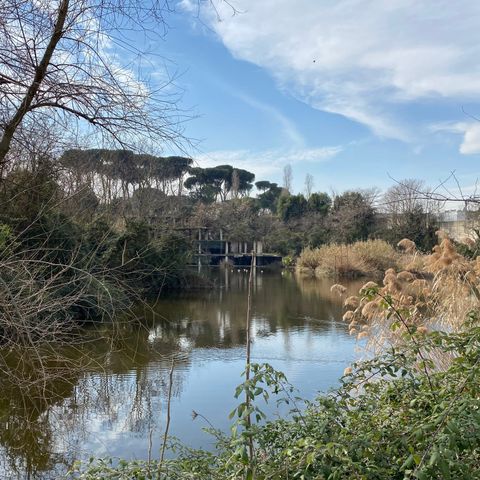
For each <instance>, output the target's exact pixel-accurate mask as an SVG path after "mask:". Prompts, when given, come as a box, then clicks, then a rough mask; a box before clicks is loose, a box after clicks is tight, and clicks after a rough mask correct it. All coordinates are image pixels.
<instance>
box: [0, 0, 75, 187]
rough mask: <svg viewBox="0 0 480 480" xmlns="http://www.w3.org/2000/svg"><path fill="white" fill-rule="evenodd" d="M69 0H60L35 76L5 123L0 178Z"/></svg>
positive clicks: (60, 29)
mask: <svg viewBox="0 0 480 480" xmlns="http://www.w3.org/2000/svg"><path fill="white" fill-rule="evenodd" d="M69 2H70V0H62V1H61V2H60V6H59V8H58V15H57V21H56V22H55V27H54V29H53V32H52V36H51V38H50V41H49V42H48V45H47V47H46V48H45V52H44V54H43V57H42V60H41V61H40V63H39V64H38V65H37V67H36V69H35V76H34V77H33V80H32V83H31V84H30V86H29V87H28V90H27V92H26V94H25V96H24V97H23V100H22V103H20V106H19V107H18V109H17V111H16V112H15V115H14V116H13V117H12V118H11V120H10V121H9V122H8V123H7V125H6V126H5V129H4V131H3V134H2V137H1V139H0V179H1V178H2V176H1V173H3V170H4V168H5V165H6V160H5V159H6V156H7V154H8V152H9V150H10V146H11V143H12V139H13V136H14V134H15V131H16V130H17V128H18V126H19V125H20V123H21V122H22V120H23V118H24V117H25V115H26V114H27V113H28V112H29V111H30V107H31V105H32V101H33V99H34V98H35V95H36V94H37V92H38V89H39V88H40V85H41V84H42V82H43V80H44V79H45V76H46V74H47V69H48V66H49V65H50V61H51V60H52V56H53V53H54V51H55V48H56V47H57V45H58V42H59V41H60V39H61V38H62V35H63V27H64V25H65V19H66V18H67V14H68V7H69Z"/></svg>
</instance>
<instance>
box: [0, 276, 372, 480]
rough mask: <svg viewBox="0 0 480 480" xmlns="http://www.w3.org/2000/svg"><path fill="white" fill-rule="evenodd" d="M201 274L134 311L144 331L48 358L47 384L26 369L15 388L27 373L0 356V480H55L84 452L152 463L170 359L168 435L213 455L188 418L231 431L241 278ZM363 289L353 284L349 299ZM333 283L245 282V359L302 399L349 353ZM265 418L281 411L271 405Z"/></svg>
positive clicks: (239, 352) (351, 341) (329, 379)
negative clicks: (281, 378)
mask: <svg viewBox="0 0 480 480" xmlns="http://www.w3.org/2000/svg"><path fill="white" fill-rule="evenodd" d="M208 275H209V278H210V280H211V281H212V286H211V287H209V288H206V289H202V290H196V291H190V292H183V293H177V294H174V295H173V294H170V295H169V296H168V297H166V298H163V299H161V300H160V301H158V302H157V304H156V305H155V306H154V307H152V308H151V309H149V308H143V309H141V310H139V311H138V317H139V319H140V320H141V323H142V325H143V327H142V328H140V327H138V328H135V329H131V328H129V329H127V328H119V332H118V335H116V336H114V337H113V339H112V337H111V335H102V334H101V332H95V335H93V336H92V334H91V333H90V334H88V335H87V334H86V340H85V343H84V345H83V346H82V348H75V349H73V348H72V349H70V351H69V350H68V349H66V350H65V351H64V352H63V353H62V354H61V355H60V354H59V355H58V358H57V359H55V361H54V362H53V363H54V365H53V366H52V365H51V363H52V362H50V364H49V368H51V371H52V372H57V374H55V373H52V374H50V373H49V376H48V378H45V377H44V376H43V377H42V376H41V375H40V374H39V372H38V371H37V370H36V369H35V368H30V370H28V369H27V370H28V375H27V378H28V382H23V383H21V382H20V381H16V380H18V378H20V377H21V378H22V379H25V372H24V371H22V375H21V376H19V375H17V371H18V370H19V369H21V368H22V367H21V365H23V364H24V363H25V362H24V360H25V359H21V358H20V359H19V358H18V357H12V358H7V360H5V358H6V357H8V355H10V353H8V352H7V353H6V352H3V353H2V355H3V360H4V364H7V365H10V368H11V371H10V372H6V371H5V368H3V371H2V373H1V374H0V385H1V386H2V388H1V390H0V478H8V479H14V478H19V479H24V478H42V479H50V478H59V477H60V476H62V475H63V474H64V473H65V472H66V471H67V470H68V468H69V466H70V465H71V464H72V462H73V461H74V460H75V459H79V458H80V459H85V458H88V457H89V456H90V455H93V456H96V457H105V456H113V457H123V458H129V459H133V458H147V457H148V455H149V451H150V452H151V455H152V457H158V452H159V450H160V447H161V443H162V436H163V431H164V428H165V418H166V407H167V398H168V389H169V372H170V368H171V365H172V359H174V368H173V383H172V400H171V418H172V420H171V427H170V434H171V435H172V436H175V437H177V438H178V439H179V440H181V441H182V442H183V443H185V444H187V445H189V446H192V447H203V448H213V446H214V440H213V438H212V437H211V435H209V434H208V433H205V432H204V431H203V429H204V427H207V426H208V424H207V423H206V421H205V420H204V419H203V418H200V417H197V418H196V419H195V420H194V419H193V417H192V411H193V410H195V411H196V412H198V413H200V414H201V415H202V416H204V417H205V418H206V419H208V421H209V422H210V423H211V424H212V425H213V426H214V427H215V428H220V429H222V430H225V431H226V430H227V429H228V427H229V420H228V414H229V412H230V411H231V410H232V409H233V407H234V405H235V399H234V397H233V393H234V390H235V387H236V386H237V385H238V384H239V383H241V381H242V377H241V373H242V371H243V370H244V365H245V338H246V334H245V319H246V302H247V300H246V299H247V288H248V272H247V271H244V270H243V269H242V270H240V271H238V270H235V271H233V272H232V271H229V270H216V271H213V272H209V273H208ZM362 283H363V282H352V283H350V284H349V285H348V290H349V293H350V292H351V293H356V292H358V289H359V287H360V285H361V284H362ZM331 284H332V281H331V280H327V279H325V280H318V279H309V278H301V277H297V276H295V275H294V274H292V273H290V272H285V271H283V272H275V273H273V272H271V273H267V272H263V271H261V270H259V269H257V272H256V275H255V278H254V288H253V305H252V322H251V336H252V339H253V344H252V362H257V363H263V362H268V363H270V364H271V365H272V366H273V367H274V368H275V369H277V370H281V371H283V372H284V373H285V374H286V376H287V378H288V380H289V381H290V382H291V383H292V384H293V385H294V386H295V387H296V388H297V389H298V391H299V395H300V396H302V397H304V398H307V399H312V398H314V397H315V395H316V394H317V393H318V392H320V391H326V390H328V389H329V388H331V387H333V386H335V385H337V384H338V381H339V378H340V376H341V375H342V372H343V370H344V369H345V367H346V366H347V365H349V364H350V363H351V362H352V361H353V360H354V359H355V358H356V357H358V352H357V344H356V340H355V338H354V337H350V336H349V334H348V329H347V325H345V323H344V322H342V320H341V317H342V305H341V301H340V299H339V298H338V296H336V295H334V294H332V293H330V286H331ZM0 353H1V352H0ZM64 359H68V362H67V361H66V360H64ZM86 359H87V360H88V361H85V360H86ZM22 362H23V363H22ZM55 362H57V363H55ZM62 362H63V363H62ZM27 363H28V362H27ZM42 368H46V367H44V366H42ZM23 370H24V369H23ZM48 371H49V372H50V370H48ZM17 377H18V378H17ZM37 379H38V381H36V380H37ZM266 410H267V411H268V413H269V414H270V415H271V416H275V415H276V414H278V412H277V410H276V406H275V405H274V404H271V405H269V406H268V407H266Z"/></svg>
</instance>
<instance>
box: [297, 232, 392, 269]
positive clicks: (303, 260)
mask: <svg viewBox="0 0 480 480" xmlns="http://www.w3.org/2000/svg"><path fill="white" fill-rule="evenodd" d="M400 260H401V255H400V254H399V253H398V252H397V251H395V249H394V248H393V247H392V246H391V245H389V244H388V243H387V242H385V241H383V240H367V241H364V242H355V243H353V244H352V245H341V244H331V245H323V246H321V247H319V248H313V249H312V248H307V249H305V250H303V252H302V253H301V254H300V257H299V259H298V261H297V269H298V271H299V272H303V273H310V274H315V275H317V276H324V275H338V276H340V277H360V276H366V277H377V276H380V275H381V274H382V273H383V272H384V271H385V270H386V269H387V268H389V267H390V266H392V265H393V266H394V267H395V268H397V267H398V266H399V262H400Z"/></svg>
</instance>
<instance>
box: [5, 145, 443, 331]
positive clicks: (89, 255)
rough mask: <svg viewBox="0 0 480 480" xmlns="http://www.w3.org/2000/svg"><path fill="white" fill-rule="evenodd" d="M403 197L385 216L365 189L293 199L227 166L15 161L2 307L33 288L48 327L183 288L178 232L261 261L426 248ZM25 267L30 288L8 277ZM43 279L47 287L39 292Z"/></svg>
mask: <svg viewBox="0 0 480 480" xmlns="http://www.w3.org/2000/svg"><path fill="white" fill-rule="evenodd" d="M254 187H255V193H254ZM404 197H405V192H401V191H400V192H399V191H394V190H392V189H391V190H389V192H387V194H386V195H385V197H384V198H386V199H389V201H388V203H387V205H394V206H395V210H392V209H390V211H389V210H388V208H384V207H382V208H379V207H378V204H379V202H380V197H379V196H378V195H376V194H375V192H374V191H367V190H358V191H348V192H344V193H342V194H338V195H329V194H327V193H325V192H309V193H308V194H307V195H303V194H292V193H290V192H289V191H288V189H287V188H285V187H280V186H279V185H278V184H276V183H272V182H270V181H267V180H261V181H257V182H256V183H255V175H254V174H253V173H251V172H248V171H246V170H243V169H238V168H235V167H233V166H231V165H219V166H217V167H210V168H201V167H198V166H195V165H194V162H193V160H192V159H190V158H186V157H180V156H171V157H156V156H152V155H145V154H135V153H133V152H131V151H126V150H101V149H93V150H78V149H77V150H67V151H65V152H63V153H62V154H61V155H58V156H56V157H55V156H53V155H45V154H42V155H27V156H22V157H19V158H18V159H17V161H15V162H13V163H12V164H11V166H10V168H9V169H8V172H6V174H5V176H4V177H3V178H2V180H1V182H0V202H1V211H0V226H1V228H2V241H1V253H0V256H1V261H2V262H3V263H2V265H3V266H4V267H5V266H6V265H8V266H9V267H8V269H6V268H3V271H4V272H7V271H10V273H9V274H8V275H7V276H6V277H5V278H4V279H3V280H5V282H4V283H2V285H9V287H8V288H7V287H4V290H5V289H6V290H5V292H3V298H5V299H6V300H5V302H4V303H5V306H4V308H7V306H8V303H9V301H8V299H9V298H12V296H15V295H17V296H18V297H19V298H24V300H25V302H26V301H27V300H26V299H27V298H28V295H27V294H26V292H29V291H31V289H32V288H33V289H35V288H36V289H37V290H38V292H39V294H38V298H42V295H46V294H47V293H48V298H49V301H50V303H51V305H52V308H50V309H49V308H46V309H45V312H46V313H45V315H46V317H45V318H47V319H49V318H51V317H52V316H53V317H55V318H56V319H58V318H61V317H62V315H63V316H64V317H65V318H69V319H75V318H78V319H90V318H102V317H105V315H106V314H107V315H113V313H112V312H113V311H114V310H115V308H116V307H117V304H118V305H120V306H121V308H122V309H124V306H125V304H128V300H129V299H130V300H132V297H135V298H136V299H137V300H138V299H140V298H147V297H151V296H156V295H158V294H159V293H160V292H161V290H162V289H165V288H176V287H178V286H183V285H185V277H186V275H187V274H186V272H187V269H186V265H187V264H188V262H189V256H190V255H191V254H192V253H193V252H194V249H193V244H192V243H191V242H192V241H191V239H190V238H189V237H188V235H186V234H185V232H186V231H188V229H191V228H197V227H206V228H210V229H211V230H212V231H213V232H215V233H218V232H219V230H222V232H223V235H224V238H225V237H226V238H230V239H232V240H237V241H251V240H260V241H262V242H263V244H264V251H268V252H271V253H278V254H281V255H283V256H287V257H294V256H297V255H299V254H300V252H301V251H302V250H304V249H305V248H307V247H311V248H315V247H319V246H321V245H325V244H331V243H352V242H355V241H358V240H366V239H370V238H383V239H385V240H387V241H389V242H390V243H392V244H394V243H396V242H398V241H399V240H400V239H401V238H404V237H409V238H412V239H413V240H414V241H415V243H416V244H417V246H418V247H419V248H420V249H424V250H426V249H429V248H430V247H431V244H432V242H433V237H434V234H433V232H434V231H435V230H436V226H435V221H434V216H433V214H432V212H431V208H430V206H429V205H426V204H425V203H424V202H420V201H418V200H415V199H413V200H411V201H410V202H408V203H405V202H404V203H403V204H402V208H400V209H399V208H398V204H399V203H398V202H400V201H401V200H402V199H404ZM15 262H16V263H15ZM25 263H27V264H28V265H29V268H30V269H33V271H35V272H36V273H35V275H36V276H34V277H35V279H34V281H32V279H31V278H30V276H26V277H25V276H22V275H21V274H18V272H22V271H24V270H22V269H23V267H22V265H24V264H25ZM47 266H48V268H47ZM52 276H53V278H55V279H56V283H55V285H56V288H53V286H52V285H50V287H49V290H48V292H47V291H46V290H45V288H46V285H48V284H49V283H48V282H49V279H50V278H52ZM65 285H67V286H65ZM7 290H8V291H7ZM66 294H68V295H69V297H68V295H67V297H68V298H69V301H66V302H64V303H65V305H68V308H65V309H63V310H62V308H61V307H60V304H61V302H59V299H60V298H67V297H66ZM22 295H23V296H24V297H22ZM105 298H108V299H114V300H115V301H110V300H109V301H108V302H106V301H105ZM47 304H48V302H47ZM107 305H108V307H107ZM33 318H34V317H33V316H32V321H33ZM9 328H10V327H9ZM7 330H8V328H5V329H4V335H5V336H6V337H8V335H12V334H11V333H10V334H8V335H7V333H5V332H7ZM13 336H18V335H17V334H15V335H13Z"/></svg>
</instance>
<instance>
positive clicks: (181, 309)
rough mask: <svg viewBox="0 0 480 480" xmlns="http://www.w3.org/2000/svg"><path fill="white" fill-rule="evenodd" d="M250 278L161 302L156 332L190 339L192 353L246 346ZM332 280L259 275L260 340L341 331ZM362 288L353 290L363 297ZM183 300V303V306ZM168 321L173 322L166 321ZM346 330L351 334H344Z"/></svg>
mask: <svg viewBox="0 0 480 480" xmlns="http://www.w3.org/2000/svg"><path fill="white" fill-rule="evenodd" d="M247 281H248V275H247V274H246V272H243V271H240V272H235V273H234V274H233V275H230V277H229V279H228V282H225V281H224V286H225V284H228V290H227V289H226V288H225V287H224V288H218V289H216V290H211V291H209V292H207V293H204V292H202V293H201V294H199V295H185V296H181V297H177V298H175V299H173V300H170V301H165V302H162V303H161V304H160V305H159V306H158V308H157V310H158V312H160V313H159V315H158V318H159V320H158V322H159V323H158V324H157V329H159V331H161V332H162V334H167V335H171V336H173V337H185V338H187V339H188V340H189V341H190V342H191V344H192V348H231V347H237V346H240V345H244V344H245V327H244V325H245V289H246V288H247ZM331 285H332V280H330V279H325V280H316V279H309V278H303V277H299V278H297V277H295V276H294V275H289V274H288V272H287V274H285V275H283V276H280V275H278V274H277V275H270V274H268V275H267V274H261V273H259V272H257V275H256V278H255V287H254V288H255V292H254V300H253V318H254V321H253V326H254V328H257V331H256V332H254V334H255V335H268V334H275V333H277V332H278V331H284V332H287V333H288V332H289V331H290V330H292V329H293V330H295V329H299V328H305V327H308V328H311V329H312V330H314V331H315V332H317V333H321V332H328V331H330V330H332V328H333V329H335V328H337V327H338V322H339V321H340V320H341V317H342V313H343V312H342V302H341V299H340V298H339V297H338V295H334V294H333V293H331V292H330V287H331ZM358 288H359V283H358V282H354V283H352V284H351V285H349V291H351V292H352V293H354V292H355V293H358ZM179 300H184V301H183V302H182V301H179ZM163 319H168V320H163ZM345 330H346V329H345Z"/></svg>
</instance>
